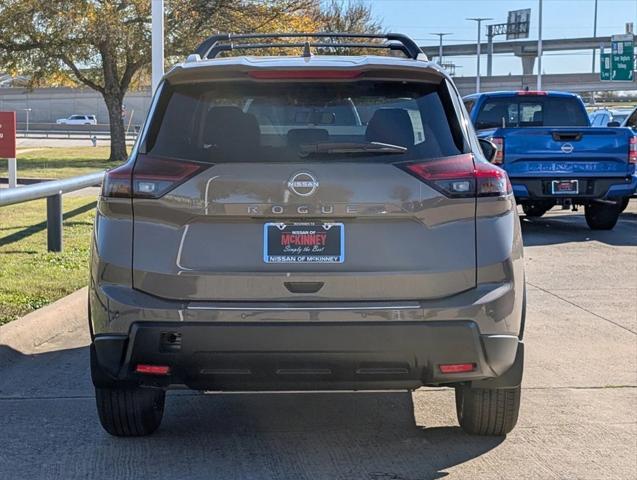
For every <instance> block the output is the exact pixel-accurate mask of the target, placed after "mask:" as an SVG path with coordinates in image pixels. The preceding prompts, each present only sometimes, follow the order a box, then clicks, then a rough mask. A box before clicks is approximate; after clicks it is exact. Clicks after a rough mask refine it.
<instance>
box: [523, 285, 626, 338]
mask: <svg viewBox="0 0 637 480" xmlns="http://www.w3.org/2000/svg"><path fill="white" fill-rule="evenodd" d="M527 283H528V284H529V285H531V286H532V287H535V288H537V289H539V290H542V291H543V292H545V293H548V294H549V295H552V296H554V297H555V298H557V299H559V300H562V301H563V302H566V303H568V304H569V305H573V306H574V307H576V308H579V309H580V310H583V311H585V312H586V313H590V314H591V315H594V316H595V317H597V318H601V319H602V320H605V321H606V322H608V323H612V324H613V325H615V326H617V327H619V328H623V329H624V330H626V331H627V332H630V333H632V334H633V335H637V332H635V331H633V330H631V329H630V328H627V327H624V326H623V325H621V324H619V323H617V322H614V321H612V320H611V319H610V318H606V317H603V316H601V315H599V314H598V313H595V312H592V311H591V310H589V309H587V308H584V307H582V306H581V305H578V304H577V303H574V302H571V301H570V300H567V299H566V298H564V297H560V296H559V295H558V294H556V293H553V292H551V291H550V290H547V289H546V288H542V287H540V286H539V285H534V284H533V283H531V282H528V281H527Z"/></svg>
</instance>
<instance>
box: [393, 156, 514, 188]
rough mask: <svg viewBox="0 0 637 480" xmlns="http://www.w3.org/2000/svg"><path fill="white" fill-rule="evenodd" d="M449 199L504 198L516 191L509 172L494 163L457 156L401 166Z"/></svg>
mask: <svg viewBox="0 0 637 480" xmlns="http://www.w3.org/2000/svg"><path fill="white" fill-rule="evenodd" d="M401 168H403V169H404V170H406V171H407V172H408V173H410V174H412V175H413V176H414V177H416V178H418V179H419V180H422V181H424V182H425V183H427V184H429V185H431V186H432V187H433V188H435V189H436V190H438V191H439V192H441V193H442V194H444V195H445V196H447V197H464V198H466V197H476V196H477V197H500V196H504V195H508V194H510V193H511V192H512V188H511V182H510V181H509V177H508V176H507V174H506V172H505V171H504V170H502V169H501V168H500V167H496V166H495V165H493V164H491V163H484V162H474V159H473V155H471V154H466V155H457V156H454V157H446V158H440V159H435V160H429V161H427V162H422V163H410V164H407V165H403V166H401Z"/></svg>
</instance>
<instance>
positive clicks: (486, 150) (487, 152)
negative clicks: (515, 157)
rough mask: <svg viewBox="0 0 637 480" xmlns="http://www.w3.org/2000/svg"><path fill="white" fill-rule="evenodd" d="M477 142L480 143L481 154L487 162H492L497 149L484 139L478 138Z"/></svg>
mask: <svg viewBox="0 0 637 480" xmlns="http://www.w3.org/2000/svg"><path fill="white" fill-rule="evenodd" d="M478 142H480V148H482V154H483V155H484V156H485V158H486V159H487V160H489V162H493V159H494V158H495V154H496V153H497V151H498V147H496V146H495V144H494V143H493V142H491V141H489V140H487V139H486V138H479V139H478Z"/></svg>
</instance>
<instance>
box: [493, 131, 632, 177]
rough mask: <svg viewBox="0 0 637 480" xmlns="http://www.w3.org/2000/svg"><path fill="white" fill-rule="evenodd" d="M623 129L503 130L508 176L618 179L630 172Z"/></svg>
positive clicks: (627, 137)
mask: <svg viewBox="0 0 637 480" xmlns="http://www.w3.org/2000/svg"><path fill="white" fill-rule="evenodd" d="M632 135H633V134H632V132H631V131H630V130H629V129H627V128H554V127H553V128H545V127H531V128H529V127H526V128H505V129H498V130H496V131H495V132H494V134H493V136H494V137H498V136H500V137H503V138H504V165H505V168H506V171H507V172H508V174H509V176H510V177H538V176H546V175H547V174H548V175H577V176H578V177H618V176H625V175H628V174H629V173H630V170H629V163H628V144H629V140H630V136H632Z"/></svg>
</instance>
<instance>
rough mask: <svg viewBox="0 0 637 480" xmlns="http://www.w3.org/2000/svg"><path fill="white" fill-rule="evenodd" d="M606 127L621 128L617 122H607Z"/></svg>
mask: <svg viewBox="0 0 637 480" xmlns="http://www.w3.org/2000/svg"><path fill="white" fill-rule="evenodd" d="M606 126H607V127H621V123H619V122H617V121H615V120H613V121H612V122H608V123H607V124H606Z"/></svg>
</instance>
